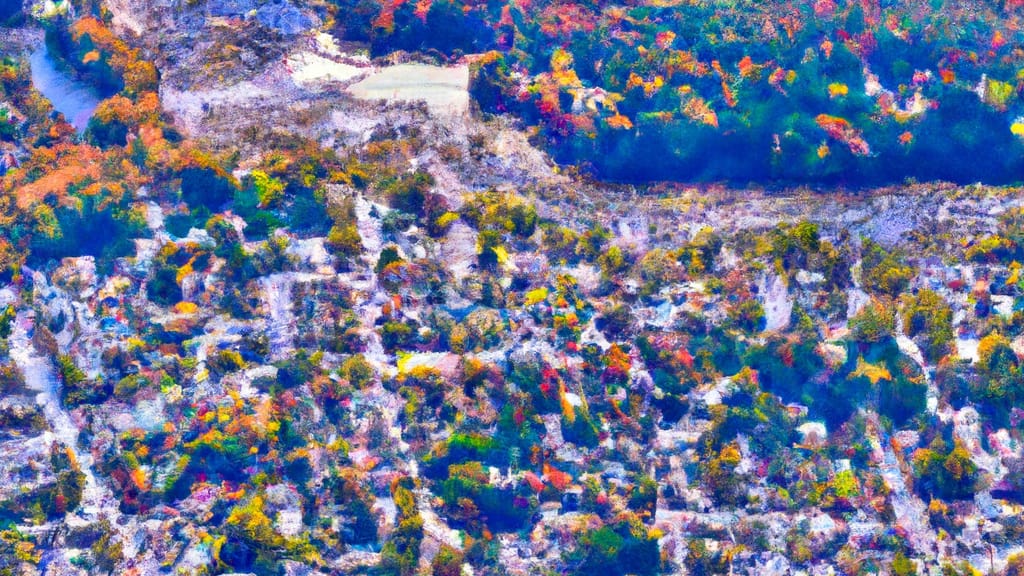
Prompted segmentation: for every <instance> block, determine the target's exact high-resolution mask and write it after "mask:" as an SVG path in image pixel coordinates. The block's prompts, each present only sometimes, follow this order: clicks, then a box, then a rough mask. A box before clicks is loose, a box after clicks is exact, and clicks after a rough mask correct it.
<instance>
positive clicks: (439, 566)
mask: <svg viewBox="0 0 1024 576" xmlns="http://www.w3.org/2000/svg"><path fill="white" fill-rule="evenodd" d="M430 568H431V573H432V574H433V576H461V574H462V552H459V551H458V550H456V549H455V548H452V547H451V546H448V545H447V544H442V545H441V549H440V550H438V551H437V554H436V555H435V556H434V560H433V561H431V563H430Z"/></svg>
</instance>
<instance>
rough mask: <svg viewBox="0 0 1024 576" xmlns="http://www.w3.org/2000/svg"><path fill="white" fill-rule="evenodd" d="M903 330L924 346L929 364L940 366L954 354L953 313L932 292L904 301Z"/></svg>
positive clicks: (936, 294)
mask: <svg viewBox="0 0 1024 576" xmlns="http://www.w3.org/2000/svg"><path fill="white" fill-rule="evenodd" d="M903 329H904V330H905V331H906V332H907V335H909V336H910V337H911V338H915V339H916V340H917V341H918V342H919V343H920V344H921V350H922V352H923V353H924V356H925V358H927V359H928V361H929V362H932V363H935V362H938V360H939V359H941V358H942V357H943V356H945V355H946V354H948V353H950V351H952V348H953V340H954V337H953V310H952V308H951V307H950V306H949V304H948V303H947V302H946V301H945V299H943V298H942V296H940V295H939V294H938V293H937V292H935V291H933V290H927V289H925V290H921V291H920V292H918V293H917V294H916V295H913V296H909V297H907V298H906V299H905V300H904V305H903Z"/></svg>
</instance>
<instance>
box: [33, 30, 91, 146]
mask: <svg viewBox="0 0 1024 576" xmlns="http://www.w3.org/2000/svg"><path fill="white" fill-rule="evenodd" d="M29 65H30V67H31V69H32V85H33V86H35V88H36V90H39V91H40V92H41V93H42V94H43V96H46V98H47V99H49V100H50V102H52V103H53V107H54V108H56V109H57V111H59V112H60V113H61V114H64V118H66V119H67V121H68V122H70V123H71V125H72V126H74V127H75V129H76V130H78V131H79V132H82V131H84V130H85V128H86V126H87V125H88V124H89V118H90V117H91V116H92V113H93V111H95V110H96V106H97V105H99V103H100V97H99V94H97V92H96V90H95V89H94V88H93V87H92V86H90V85H88V84H86V83H84V82H79V81H77V80H75V79H74V78H72V77H71V76H70V75H68V74H67V73H66V72H65V71H63V70H61V69H60V67H59V66H58V64H57V62H55V61H54V59H53V57H52V56H50V52H49V49H48V48H47V46H46V43H45V42H41V43H40V46H39V48H37V49H36V50H35V51H34V52H32V55H31V56H30V57H29Z"/></svg>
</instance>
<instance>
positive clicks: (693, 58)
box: [337, 0, 1024, 186]
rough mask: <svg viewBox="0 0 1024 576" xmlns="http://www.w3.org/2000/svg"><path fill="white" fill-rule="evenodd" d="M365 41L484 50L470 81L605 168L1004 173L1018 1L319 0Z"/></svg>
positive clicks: (1012, 109) (1015, 103) (775, 178)
mask: <svg viewBox="0 0 1024 576" xmlns="http://www.w3.org/2000/svg"><path fill="white" fill-rule="evenodd" d="M337 4H338V5H339V6H340V7H341V10H343V11H344V12H345V13H346V14H349V13H351V14H356V15H357V17H356V18H352V19H349V18H346V19H344V23H342V24H339V27H340V28H341V29H342V32H343V34H344V35H345V36H347V37H348V38H350V39H354V40H364V41H370V42H371V45H372V47H373V52H374V53H375V54H385V53H387V52H390V51H393V50H410V51H422V52H433V53H440V54H443V55H446V56H459V55H460V54H462V53H470V52H481V51H483V50H487V49H491V50H494V52H491V53H488V54H486V55H485V56H483V57H482V58H481V59H479V60H478V61H477V62H476V64H475V66H474V70H473V80H472V86H471V91H472V93H473V95H474V97H475V98H476V100H477V101H478V102H479V104H480V107H481V109H482V110H484V111H486V112H495V113H501V112H511V113H514V114H516V115H517V116H520V117H521V118H523V120H524V121H525V122H526V123H527V124H529V125H536V126H540V127H541V128H542V133H541V136H542V138H541V140H542V141H543V142H544V144H545V145H546V146H548V147H549V149H550V151H551V152H552V153H553V154H554V155H555V157H556V159H557V160H558V161H560V162H562V163H568V164H579V165H584V166H587V167H589V168H590V169H591V170H592V171H593V172H594V173H596V174H597V175H599V176H601V177H604V178H610V179H615V180H625V181H650V180H661V179H671V180H685V181H693V180H699V181H730V182H733V183H737V184H745V183H747V182H758V183H764V182H777V183H782V184H786V183H794V184H800V183H822V184H846V185H851V186H861V185H878V184H884V183H891V182H901V181H903V180H906V179H918V180H948V181H954V182H976V181H985V182H988V183H993V184H996V183H1010V182H1016V181H1018V180H1019V176H1018V175H1019V174H1020V173H1021V169H1022V168H1024V142H1022V139H1021V135H1024V123H1020V122H1018V121H1017V118H1018V116H1020V115H1021V114H1022V107H1021V104H1020V98H1019V95H1020V91H1021V88H1022V83H1021V79H1022V78H1024V76H1022V75H1021V74H1020V72H1021V70H1024V63H1022V62H1021V54H1020V53H1019V51H1018V50H1015V46H1019V45H1020V38H1019V36H1020V34H1019V32H1018V31H1015V30H1014V29H1013V27H1012V26H1010V25H1009V24H1008V23H1009V22H1012V21H1013V18H1015V17H1016V12H1017V11H1019V9H1020V8H1019V7H1014V6H1010V5H1007V6H1005V7H1001V6H995V5H991V4H990V3H978V2H972V3H966V4H965V5H963V6H950V5H945V4H944V5H941V6H937V7H930V8H927V9H924V10H923V11H922V10H920V9H918V8H916V7H915V6H913V5H911V4H910V3H908V2H892V3H887V4H886V5H885V7H882V5H881V4H880V3H878V2H848V1H846V0H839V1H831V0H830V1H826V2H818V3H815V4H813V5H811V4H806V5H800V6H793V5H783V4H781V3H778V2H768V3H753V2H740V3H730V4H729V5H728V6H726V5H722V4H719V3H690V4H687V5H684V6H672V7H660V6H652V5H633V6H628V7H612V6H610V5H609V4H607V3H604V2H597V3H593V4H587V3H571V2H570V3H565V2H559V3H553V2H539V3H530V4H521V3H497V2H491V3H474V2H464V3H463V2H457V1H448V2H429V1H427V2H417V3H412V2H398V3H391V2H388V3H381V4H377V3H375V2H373V1H372V0H359V1H352V0H346V1H344V2H338V3H337Z"/></svg>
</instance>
